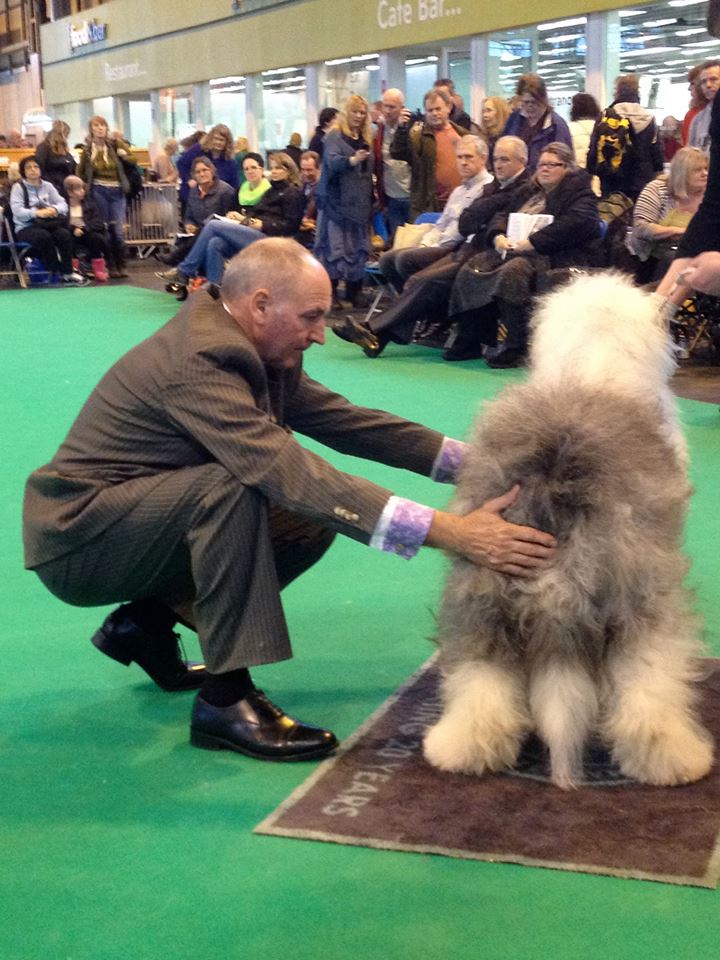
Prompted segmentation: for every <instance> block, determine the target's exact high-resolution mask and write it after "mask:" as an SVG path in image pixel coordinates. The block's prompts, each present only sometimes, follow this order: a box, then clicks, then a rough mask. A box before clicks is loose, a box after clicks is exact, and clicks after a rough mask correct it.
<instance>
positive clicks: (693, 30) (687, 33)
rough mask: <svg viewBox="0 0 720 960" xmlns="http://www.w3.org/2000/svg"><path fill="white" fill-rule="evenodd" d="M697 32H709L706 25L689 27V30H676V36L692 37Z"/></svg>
mask: <svg viewBox="0 0 720 960" xmlns="http://www.w3.org/2000/svg"><path fill="white" fill-rule="evenodd" d="M696 33H707V29H706V28H705V27H688V28H687V30H676V31H675V36H676V37H692V36H693V35H694V34H696Z"/></svg>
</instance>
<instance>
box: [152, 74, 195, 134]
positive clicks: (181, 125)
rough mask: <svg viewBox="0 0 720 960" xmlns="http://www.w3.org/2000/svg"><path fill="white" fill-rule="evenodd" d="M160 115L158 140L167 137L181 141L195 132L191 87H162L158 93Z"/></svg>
mask: <svg viewBox="0 0 720 960" xmlns="http://www.w3.org/2000/svg"><path fill="white" fill-rule="evenodd" d="M159 102H160V113H159V116H158V118H157V119H158V130H159V133H160V140H161V141H163V142H164V141H165V140H167V138H168V137H175V138H176V139H177V140H182V139H183V137H187V136H189V135H190V134H191V133H193V132H194V130H195V124H194V122H193V120H194V116H195V114H194V109H193V94H192V88H191V87H163V89H162V90H160V92H159Z"/></svg>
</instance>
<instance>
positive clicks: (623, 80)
mask: <svg viewBox="0 0 720 960" xmlns="http://www.w3.org/2000/svg"><path fill="white" fill-rule="evenodd" d="M638 83H639V81H638V77H637V75H636V74H629V75H628V76H626V77H618V79H617V82H616V85H615V99H614V100H613V102H612V103H611V104H610V107H608V109H610V108H612V109H613V110H615V112H616V113H617V114H618V115H619V116H620V117H623V118H625V119H627V120H628V121H629V123H630V125H631V128H632V133H631V140H630V143H629V144H628V146H627V148H626V151H625V154H624V156H623V158H622V162H621V164H620V167H619V169H618V170H617V171H615V172H612V173H611V172H608V171H605V170H603V169H602V167H601V166H600V165H599V160H598V138H599V125H600V124H601V123H602V117H601V118H600V119H599V120H598V122H597V123H596V124H595V129H594V130H593V132H592V134H591V136H590V146H589V147H588V154H587V169H588V172H589V173H591V174H597V176H598V177H599V178H600V188H601V190H602V195H603V196H604V197H606V196H608V194H610V193H613V192H620V193H624V194H625V196H626V197H629V198H630V199H631V200H637V198H638V196H639V195H640V191H641V190H642V189H643V187H645V186H646V185H647V184H648V183H650V181H651V180H654V179H655V177H656V176H657V175H658V173H661V172H662V170H663V167H664V165H665V155H664V153H663V147H662V143H661V142H660V138H659V136H658V128H657V123H656V122H655V117H653V115H652V114H651V113H650V111H649V110H646V109H645V107H643V106H641V105H640V94H639V92H638V91H639V86H638Z"/></svg>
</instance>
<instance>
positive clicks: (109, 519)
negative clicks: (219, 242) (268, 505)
mask: <svg viewBox="0 0 720 960" xmlns="http://www.w3.org/2000/svg"><path fill="white" fill-rule="evenodd" d="M292 431H297V432H299V433H302V434H305V435H307V436H309V437H312V438H314V439H316V440H318V441H320V442H322V443H324V444H326V445H327V446H330V447H333V448H334V449H336V450H339V451H341V452H343V453H348V454H353V455H355V456H359V457H364V458H366V459H370V460H378V461H380V462H383V463H387V464H389V465H392V466H396V467H403V468H405V469H408V470H412V471H414V472H416V473H420V474H424V475H428V474H429V473H430V471H431V469H432V465H433V462H434V460H435V457H436V456H437V453H438V451H439V449H440V445H441V443H442V435H441V434H440V433H437V432H436V431H433V430H429V429H427V428H426V427H423V426H421V425H420V424H416V423H412V422H410V421H407V420H403V419H401V418H399V417H395V416H392V415H390V414H388V413H385V412H383V411H379V410H371V409H368V408H364V407H357V406H354V405H353V404H351V403H350V402H349V401H348V400H346V399H345V398H344V397H341V396H339V395H338V394H335V393H333V392H331V391H330V390H328V389H327V388H326V387H324V386H322V385H321V384H319V383H317V382H315V381H313V380H311V379H310V378H309V377H307V376H306V375H305V373H304V372H303V371H302V369H301V367H297V368H296V369H294V370H292V371H288V372H282V373H275V372H274V371H268V370H267V369H266V368H265V367H264V366H263V364H262V362H261V360H260V358H259V357H258V355H257V353H256V351H255V349H254V347H253V346H252V344H251V343H250V341H249V340H248V339H247V338H246V336H245V334H244V333H243V331H242V330H241V329H240V327H239V326H238V325H237V324H236V323H235V322H234V321H233V320H232V318H231V317H230V316H229V315H228V314H227V313H226V311H225V310H224V309H223V307H222V305H221V304H220V303H219V302H216V301H214V300H212V299H211V298H210V297H209V296H207V295H206V294H204V293H200V294H196V295H194V296H193V297H192V298H191V299H190V300H189V302H188V303H187V304H186V305H185V306H184V307H183V309H182V310H181V311H180V312H179V313H178V314H177V315H176V316H175V317H174V318H173V319H172V320H170V321H169V322H168V323H167V324H166V325H165V326H164V327H163V328H162V329H160V330H159V331H158V332H157V333H156V334H155V335H154V336H152V337H150V338H149V339H148V340H145V341H144V342H143V343H140V344H139V345H138V346H136V347H135V348H134V349H133V350H131V351H130V352H129V353H127V354H126V355H125V356H124V357H122V358H121V359H120V360H119V361H118V362H117V363H116V364H115V365H114V366H113V367H112V368H111V369H110V370H109V371H108V373H107V374H106V375H105V376H104V377H103V379H102V380H101V381H100V383H99V384H98V385H97V387H96V388H95V389H94V390H93V392H92V394H91V395H90V397H89V398H88V400H87V402H86V403H85V405H84V406H83V408H82V410H81V411H80V414H79V415H78V417H77V419H76V421H75V423H74V424H73V426H72V428H71V429H70V432H69V434H68V436H67V438H66V439H65V441H64V442H63V444H62V445H61V447H60V449H59V450H58V452H57V453H56V454H55V456H54V457H53V459H52V460H51V461H50V463H48V464H46V465H45V466H43V467H40V468H39V469H38V470H36V471H35V472H34V473H33V474H32V475H31V476H30V478H29V480H28V483H27V488H26V493H25V506H24V541H25V562H26V566H27V567H29V568H33V567H36V566H39V565H40V564H42V563H45V562H47V561H49V560H53V559H56V558H58V557H61V556H63V555H65V554H67V553H69V552H72V551H74V550H77V549H78V548H79V547H82V546H83V545H84V544H86V543H88V542H89V541H90V540H92V539H93V538H94V537H96V536H98V535H99V534H100V533H102V532H103V531H105V530H106V529H107V528H108V527H109V526H110V525H111V524H112V523H113V522H114V521H116V520H117V519H119V518H120V517H122V516H123V515H124V514H125V513H126V512H127V511H128V510H130V509H131V508H133V507H134V506H135V505H137V504H138V503H139V502H141V501H142V500H143V498H144V497H145V496H146V495H147V494H148V492H149V491H150V490H152V489H153V487H154V485H155V484H157V483H158V482H159V481H160V479H161V478H162V477H163V475H166V474H167V471H175V470H181V469H183V468H184V467H189V466H195V465H198V464H204V463H209V462H218V463H220V464H222V465H223V466H224V467H225V468H226V469H227V470H228V471H229V472H230V473H231V474H232V475H234V476H236V477H237V478H238V481H239V482H240V483H242V484H244V485H246V486H248V487H252V488H254V489H255V490H257V491H259V492H260V493H262V494H263V495H264V496H265V497H266V498H267V499H268V501H270V502H272V503H274V504H278V505H280V506H282V507H284V508H286V509H288V510H290V511H294V512H297V513H300V514H302V515H305V516H307V517H310V518H312V519H315V520H317V521H319V522H321V523H323V524H326V525H328V526H330V527H332V528H333V529H334V530H337V531H338V532H340V533H343V534H345V535H346V536H350V537H353V538H354V539H356V540H360V541H362V542H365V543H367V542H368V541H369V539H370V536H371V535H372V531H373V529H374V528H375V526H376V524H377V521H378V519H379V516H380V514H381V512H382V510H383V507H384V506H385V504H386V503H387V500H388V497H389V496H390V491H388V490H386V489H384V488H383V487H380V486H377V485H376V484H374V483H371V482H370V481H367V480H363V479H361V478H359V477H355V476H352V475H349V474H346V473H343V472H341V471H339V470H336V469H335V468H334V467H332V466H330V464H329V463H327V462H326V461H325V460H323V459H322V458H321V457H319V456H317V455H316V454H314V453H312V452H310V451H308V450H306V449H305V448H304V447H302V446H301V445H300V444H299V443H298V442H297V441H296V440H295V439H294V437H293V433H292Z"/></svg>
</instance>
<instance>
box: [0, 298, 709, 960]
mask: <svg viewBox="0 0 720 960" xmlns="http://www.w3.org/2000/svg"><path fill="white" fill-rule="evenodd" d="M175 306H176V304H175V302H174V300H172V299H171V298H169V297H167V296H166V295H164V294H158V293H153V292H148V291H144V290H140V289H136V288H131V287H115V288H111V289H87V290H47V291H44V290H40V291H3V292H2V293H0V327H1V331H2V343H3V350H2V360H1V361H0V365H1V369H2V389H3V395H4V398H5V399H4V411H3V417H2V438H3V443H2V449H3V455H4V460H5V469H4V470H3V471H2V475H1V477H0V518H1V523H2V544H3V548H2V553H1V554H0V564H1V567H0V570H1V574H2V583H3V598H4V602H3V607H4V610H5V619H4V627H3V640H4V643H3V664H2V665H3V688H4V689H3V695H2V699H1V706H0V710H2V725H1V727H0V730H1V737H2V773H1V774H0V798H1V803H0V811H1V812H2V837H1V838H0V851H1V854H0V918H1V920H0V960H205V958H211V957H212V958H216V957H221V958H230V960H236V958H255V960H257V958H261V957H262V958H267V960H285V958H287V960H326V958H327V960H345V958H347V960H361V958H362V960H365V958H371V957H372V958H380V960H406V958H411V960H414V958H418V960H419V958H424V960H425V958H427V960H470V958H472V960H478V958H482V960H508V958H523V960H524V958H546V957H553V958H555V957H557V958H560V957H563V958H573V960H577V958H582V960H596V958H597V960H600V958H603V960H605V958H612V960H624V958H631V957H632V958H645V957H648V958H650V957H652V958H660V960H665V958H668V960H669V958H678V957H681V958H685V957H687V958H694V960H701V958H702V960H705V958H707V960H709V958H716V957H717V956H718V953H719V952H720V946H719V944H718V919H717V918H718V899H717V896H718V895H717V894H716V893H714V892H710V891H705V890H698V889H690V888H681V887H671V886H665V885H662V884H654V883H646V882H638V881H624V880H616V879H608V878H604V877H598V876H583V875H576V874H571V873H559V872H553V871H550V870H542V869H529V868H523V867H518V866H512V865H502V864H491V863H479V862H469V861H462V860H450V859H444V858H442V857H433V856H420V855H414V854H401V853H392V852H379V851H374V850H369V849H362V848H355V847H342V846H335V845H331V844H322V843H313V842H302V841H295V840H284V839H281V838H276V837H261V836H253V835H252V833H251V830H252V828H253V826H255V824H257V823H258V822H259V821H260V820H262V819H263V818H264V817H265V816H266V815H267V814H268V813H270V811H272V810H273V809H274V808H275V807H276V806H277V804H278V803H280V802H281V801H282V800H283V799H284V798H285V797H286V796H287V795H288V794H289V793H290V792H291V790H292V789H293V788H295V787H296V786H297V785H298V784H299V783H300V782H301V781H302V780H303V779H304V778H305V777H306V776H307V775H308V773H309V772H310V771H311V770H312V769H313V768H314V767H313V765H310V766H308V765H285V766H283V765H273V764H263V763H259V762H256V761H252V760H249V759H245V758H242V757H238V756H235V755H227V754H215V753H209V752H206V751H202V750H196V749H192V748H191V747H190V746H189V745H188V742H187V721H188V713H189V709H190V704H191V700H192V697H191V695H184V694H179V695H178V694H175V695H168V694H163V693H161V692H159V691H157V690H156V689H155V688H154V687H153V686H152V685H151V684H150V683H149V682H148V681H147V680H146V679H144V674H142V673H141V672H140V671H139V670H138V668H137V667H131V668H129V669H125V668H123V667H121V666H119V665H118V664H115V663H114V662H112V661H110V660H109V659H107V658H105V657H103V656H101V655H100V654H99V653H97V652H96V651H95V650H94V649H93V648H92V647H91V646H90V644H89V637H90V635H91V633H92V632H93V631H94V629H95V628H96V626H97V625H98V623H99V622H100V620H101V619H102V616H103V615H104V612H103V611H102V610H80V609H73V608H71V607H67V606H64V605H63V604H61V603H60V602H58V601H56V600H55V599H54V598H53V597H51V596H50V595H49V594H48V593H46V592H45V591H44V590H43V589H42V587H41V586H40V584H39V582H37V581H36V579H35V578H34V576H33V575H32V574H30V573H26V572H24V571H23V570H22V562H21V544H20V505H21V498H22V487H23V482H24V479H25V477H26V475H27V474H28V473H29V472H30V470H31V469H33V468H34V467H35V466H37V465H39V464H41V463H43V462H45V460H47V459H48V458H49V457H50V456H51V455H52V454H53V452H54V450H55V448H56V447H57V445H58V443H59V442H60V440H61V439H62V437H63V436H64V432H65V430H66V429H67V427H68V426H69V424H70V422H71V420H72V418H73V416H74V414H75V413H76V411H77V410H78V408H79V406H80V404H81V403H82V401H83V400H84V398H85V397H86V395H87V394H88V392H89V390H90V389H91V388H92V386H93V385H94V384H95V382H96V380H97V379H98V378H99V376H100V375H101V374H102V373H103V372H104V370H105V369H106V368H107V367H108V366H109V365H110V364H111V362H112V361H113V360H114V359H116V358H117V357H118V356H119V355H120V354H121V353H122V352H124V351H125V350H126V349H127V348H129V347H130V346H132V345H133V344H135V343H136V342H138V341H139V340H141V339H143V338H144V337H146V336H148V335H149V334H151V333H152V332H153V331H154V330H155V329H156V328H157V327H158V326H159V325H160V324H161V323H162V322H163V321H164V320H165V319H166V318H168V317H169V316H170V315H171V313H172V311H173V309H174V308H175ZM307 366H308V370H309V371H310V373H311V374H312V375H313V376H316V377H318V378H319V379H321V380H323V381H324V382H326V383H327V384H328V385H330V386H331V387H333V388H335V389H338V390H339V391H341V392H344V393H345V394H347V395H349V396H350V397H351V398H352V399H354V400H356V401H358V402H362V403H365V404H369V405H374V406H380V407H386V408H389V409H392V410H394V411H396V412H398V413H402V414H404V415H407V416H410V417H413V418H415V419H418V420H421V421H423V422H426V423H428V424H429V425H431V426H433V427H436V428H438V429H440V430H443V431H445V432H447V433H450V434H452V435H455V436H461V435H463V434H464V433H465V432H466V430H467V428H468V426H469V424H470V423H471V421H472V418H473V414H474V412H475V410H476V409H477V408H478V406H479V404H480V403H481V401H482V400H483V399H485V398H488V397H490V396H492V395H493V394H494V393H495V392H496V391H497V389H498V388H499V387H500V386H501V385H502V384H504V383H506V382H508V381H511V380H520V379H521V378H522V374H521V373H520V372H517V371H512V372H508V373H499V372H491V371H488V370H487V369H486V368H485V367H484V365H483V364H482V363H480V362H477V363H466V364H459V365H458V364H454V365H451V364H443V362H442V361H441V360H440V358H439V354H437V353H435V352H433V351H427V350H423V349H421V348H412V347H408V348H399V347H397V348H392V347H391V348H389V349H388V351H387V353H386V354H385V355H384V356H383V357H382V358H381V359H380V360H378V361H374V362H370V361H368V360H366V359H365V358H364V357H363V356H362V355H361V354H360V353H359V351H357V352H356V351H354V350H352V349H351V348H350V347H348V346H347V345H346V344H342V343H340V341H338V340H336V339H335V338H333V337H332V336H331V335H330V336H329V342H328V344H327V345H326V346H325V347H324V348H317V347H316V348H314V349H313V350H312V351H311V352H310V354H309V355H308V359H307ZM681 409H682V415H683V422H684V424H685V426H686V430H687V435H688V438H689V441H690V445H691V452H692V463H693V466H692V474H693V482H694V484H695V487H696V493H695V498H694V500H693V504H692V511H691V518H690V525H689V529H688V536H687V546H688V550H689V551H690V553H691V555H692V556H693V559H694V565H693V569H692V573H691V582H692V584H693V586H694V587H695V588H696V590H697V595H698V605H699V607H700V609H701V610H702V612H703V614H704V615H705V618H706V623H707V636H708V642H709V645H710V648H711V650H712V651H713V652H714V654H715V655H719V654H720V633H719V628H720V621H719V619H718V615H717V596H718V590H717V581H718V572H719V568H720V561H719V560H718V555H717V554H718V543H720V529H719V527H720V511H719V510H718V501H717V486H718V468H719V467H720V415H719V414H718V411H717V407H715V406H714V405H710V404H700V403H696V402H692V401H686V402H682V403H681ZM331 459H332V460H333V461H334V462H336V463H338V464H343V465H344V466H345V467H347V468H349V469H351V470H361V471H362V472H363V473H364V474H365V475H366V476H369V477H371V478H373V479H377V480H379V481H381V482H383V483H385V484H387V485H388V486H390V487H392V488H393V489H395V490H397V492H398V493H401V494H404V495H407V496H411V497H416V498H418V499H421V500H425V501H426V502H430V503H432V504H435V505H440V504H441V503H443V501H444V499H445V498H446V496H447V491H448V488H441V487H437V486H435V485H434V484H432V483H430V481H428V480H426V479H424V478H418V477H415V476H413V475H411V474H408V473H404V472H401V471H393V470H390V469H388V468H383V467H381V466H378V465H376V464H362V465H360V464H359V463H358V462H349V461H348V460H347V459H346V458H342V457H340V456H338V455H335V454H332V455H331ZM444 563H445V561H444V559H443V558H442V556H440V555H439V554H437V553H435V552H433V551H425V552H424V555H422V556H419V557H418V558H416V559H415V560H413V561H412V562H410V563H406V562H404V561H400V560H398V559H396V558H395V557H392V556H384V555H380V554H378V553H376V552H375V551H371V550H369V549H367V548H366V547H362V546H360V545H358V544H356V543H354V542H351V541H348V540H343V541H342V542H337V543H336V545H335V546H334V547H333V549H332V551H331V552H330V554H329V555H328V556H326V557H325V558H324V560H323V561H322V562H321V563H320V564H319V565H318V566H317V567H316V568H315V569H314V570H313V571H311V572H310V573H309V574H308V575H307V576H306V577H304V578H303V579H302V580H301V582H299V583H296V584H293V585H292V587H291V588H290V589H289V590H288V591H287V593H286V608H287V613H288V619H289V622H290V627H291V632H292V635H293V638H294V650H295V659H294V660H293V661H290V662H288V663H284V664H280V665H276V666H273V667H266V668H263V669H261V670H258V671H257V677H258V679H259V681H260V682H261V683H262V685H264V686H265V688H266V690H267V691H268V692H269V693H270V695H271V696H272V697H273V698H274V699H276V700H277V702H279V703H280V704H281V705H282V706H283V707H285V708H286V709H287V710H288V711H291V712H293V713H295V714H297V715H298V716H300V717H302V718H305V719H307V720H309V721H311V722H316V723H319V724H323V725H326V726H328V727H331V728H332V729H334V730H335V731H336V733H337V734H338V735H339V736H345V735H347V734H349V733H350V732H351V731H352V730H353V729H354V728H355V727H357V726H358V725H359V724H360V723H361V722H362V721H363V720H365V718H366V717H367V716H368V714H369V713H371V712H372V711H373V710H374V709H375V708H376V707H377V706H378V705H379V704H380V703H381V702H382V701H383V700H384V699H385V698H386V697H387V696H388V694H389V693H391V692H392V691H393V690H394V689H395V688H396V687H397V686H398V685H399V684H400V683H401V682H402V681H403V680H404V679H405V678H406V677H407V676H408V674H410V673H411V672H412V671H413V670H414V669H415V668H416V667H417V666H418V665H419V664H420V663H421V662H422V661H423V660H424V659H425V658H426V657H427V656H428V655H429V653H430V652H431V645H430V644H429V642H428V637H429V636H430V635H431V634H432V631H433V609H434V607H435V605H436V600H437V597H438V594H439V590H440V586H441V582H442V577H443V570H444ZM187 639H188V644H187V645H188V647H189V650H190V652H195V651H196V649H197V646H196V644H195V643H194V640H193V638H192V637H188V638H187ZM408 803H412V797H408Z"/></svg>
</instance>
